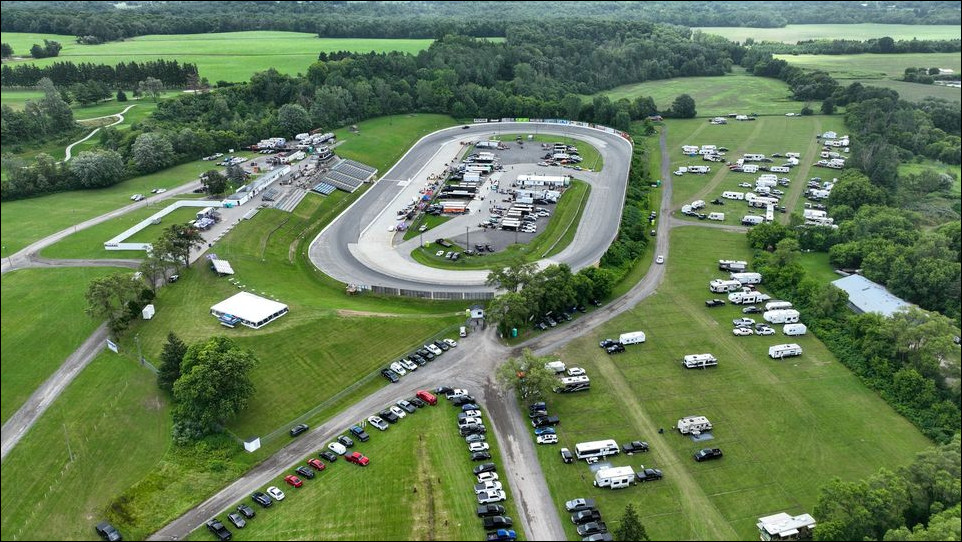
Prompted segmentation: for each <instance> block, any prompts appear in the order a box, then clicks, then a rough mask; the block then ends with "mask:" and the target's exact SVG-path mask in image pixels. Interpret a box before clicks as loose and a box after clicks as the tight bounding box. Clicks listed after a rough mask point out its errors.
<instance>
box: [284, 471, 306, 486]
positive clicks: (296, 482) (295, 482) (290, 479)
mask: <svg viewBox="0 0 962 542" xmlns="http://www.w3.org/2000/svg"><path fill="white" fill-rule="evenodd" d="M284 481H285V482H287V483H288V484H290V485H292V486H294V487H301V486H302V485H304V482H302V481H301V479H300V478H298V477H297V476H294V475H293V474H288V475H287V476H285V477H284Z"/></svg>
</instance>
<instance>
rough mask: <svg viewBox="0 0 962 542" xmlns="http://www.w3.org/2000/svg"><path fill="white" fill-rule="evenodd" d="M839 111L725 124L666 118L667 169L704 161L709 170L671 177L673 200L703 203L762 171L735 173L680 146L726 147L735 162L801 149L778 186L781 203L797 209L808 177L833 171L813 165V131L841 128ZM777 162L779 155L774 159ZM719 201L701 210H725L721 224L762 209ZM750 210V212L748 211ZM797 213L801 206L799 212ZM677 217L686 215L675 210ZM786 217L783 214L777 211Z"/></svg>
mask: <svg viewBox="0 0 962 542" xmlns="http://www.w3.org/2000/svg"><path fill="white" fill-rule="evenodd" d="M842 120H843V119H842V117H841V116H824V115H815V116H810V117H785V116H780V117H759V118H758V120H755V121H752V122H744V121H741V122H739V121H734V120H730V121H729V123H728V124H725V125H718V126H714V125H711V124H709V123H708V121H707V120H704V119H701V120H695V119H688V120H669V121H667V126H668V152H669V154H670V155H671V157H672V163H671V170H672V171H675V170H677V169H678V168H679V167H680V166H690V165H709V166H710V167H711V172H710V173H708V174H706V175H696V174H690V173H686V174H684V175H682V176H674V175H673V176H672V183H673V185H672V187H673V188H672V190H673V192H672V205H673V207H675V208H676V209H677V208H680V207H681V206H682V205H683V204H686V203H690V202H692V201H694V200H698V199H700V200H704V201H706V202H708V201H711V200H713V199H715V198H720V197H721V193H722V192H723V191H727V190H730V191H737V192H743V193H744V192H749V191H751V188H745V187H740V186H738V185H739V184H740V183H749V184H751V185H752V186H754V184H755V179H757V178H758V176H759V175H760V174H761V173H764V172H761V173H757V174H756V173H739V172H733V171H730V170H729V169H728V168H727V167H726V166H725V164H724V163H722V162H705V161H703V160H701V158H700V157H698V158H693V157H688V156H685V155H684V154H682V152H681V146H682V145H706V144H710V145H717V146H719V147H727V148H728V149H729V151H728V152H727V153H726V156H725V158H726V159H727V160H729V161H735V160H736V159H738V158H740V157H741V156H742V155H743V154H744V153H746V152H750V153H761V154H765V155H766V156H770V155H771V154H772V153H776V152H778V153H782V154H784V153H786V152H801V153H802V157H801V159H800V165H799V166H797V167H794V168H792V171H791V172H790V173H787V174H779V176H784V177H787V178H789V179H791V180H792V184H791V185H789V186H788V187H785V186H781V185H779V186H778V188H779V189H781V190H783V191H785V194H786V195H785V197H783V198H782V202H783V204H784V205H785V206H786V207H787V208H788V209H789V210H792V209H796V207H797V208H798V209H801V206H802V202H804V201H805V200H804V198H802V197H801V194H802V192H804V190H805V182H806V181H807V180H808V179H809V177H812V176H822V177H826V176H827V175H830V173H833V172H834V170H827V169H824V168H816V167H814V166H812V164H814V163H815V162H816V161H818V160H819V157H818V153H819V152H821V146H819V145H817V144H816V141H815V135H816V134H821V133H823V132H825V131H826V130H836V131H839V132H840V133H845V128H844V126H843V124H842ZM775 160H776V163H778V161H779V159H777V158H776V159H775ZM722 201H724V202H725V205H724V206H718V205H711V204H709V205H708V206H707V207H706V208H705V209H703V210H702V211H701V212H703V213H706V214H707V213H709V212H721V213H725V220H724V221H723V222H722V223H724V224H740V223H741V219H742V217H743V216H745V215H746V214H764V209H753V208H750V207H748V206H747V204H745V202H743V201H737V200H725V199H723V200H722ZM753 212H754V213H753ZM799 212H800V211H799ZM678 216H679V218H682V219H689V217H686V216H682V215H678ZM780 216H781V217H782V220H787V218H788V215H787V214H783V215H780Z"/></svg>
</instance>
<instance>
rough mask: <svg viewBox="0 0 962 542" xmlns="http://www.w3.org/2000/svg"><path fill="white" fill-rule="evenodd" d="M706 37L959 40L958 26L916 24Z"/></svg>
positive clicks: (716, 30) (790, 28) (720, 31)
mask: <svg viewBox="0 0 962 542" xmlns="http://www.w3.org/2000/svg"><path fill="white" fill-rule="evenodd" d="M692 30H700V31H702V32H704V33H706V34H715V35H718V36H722V37H725V38H728V39H730V40H732V41H738V42H744V41H745V40H746V39H748V38H752V39H753V40H755V41H756V42H760V41H780V42H784V43H796V42H799V41H804V40H819V39H828V40H830V39H846V40H860V41H865V40H868V39H873V38H882V37H885V36H888V37H890V38H892V39H894V40H911V39H913V38H917V39H920V40H951V39H956V40H957V39H959V37H960V32H959V27H958V26H954V25H949V24H947V25H914V24H875V23H864V24H790V25H787V26H785V27H784V28H748V27H719V26H711V27H701V28H693V29H692Z"/></svg>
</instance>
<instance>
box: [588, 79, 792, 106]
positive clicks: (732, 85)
mask: <svg viewBox="0 0 962 542" xmlns="http://www.w3.org/2000/svg"><path fill="white" fill-rule="evenodd" d="M600 94H605V95H607V96H608V97H609V98H611V100H612V101H615V100H618V99H621V98H628V99H629V100H632V99H634V98H636V97H638V96H651V97H652V98H653V99H654V100H655V105H657V106H658V109H659V110H665V109H668V108H669V107H670V106H671V103H672V102H673V101H674V100H675V98H677V97H678V96H679V95H681V94H688V95H690V96H691V97H692V98H694V99H695V109H696V110H697V111H698V116H700V117H713V116H716V115H727V114H729V113H743V114H747V113H758V114H759V115H784V114H785V113H788V112H798V111H799V110H800V109H801V107H802V104H801V102H796V101H793V100H792V99H791V93H790V92H789V90H788V85H786V84H785V83H783V82H782V81H779V80H777V79H771V78H768V77H755V76H753V75H749V74H748V73H746V72H745V71H744V70H743V69H740V68H735V70H734V72H733V73H731V74H729V75H722V76H716V77H679V78H676V79H665V80H662V81H648V82H645V83H638V84H634V85H624V86H620V87H616V88H613V89H611V90H606V91H603V92H601V93H600Z"/></svg>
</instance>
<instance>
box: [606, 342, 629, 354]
mask: <svg viewBox="0 0 962 542" xmlns="http://www.w3.org/2000/svg"><path fill="white" fill-rule="evenodd" d="M624 351H625V345H623V344H621V343H615V344H613V345H611V346H609V347H608V348H605V352H608V355H609V356H610V355H611V354H620V353H621V352H624Z"/></svg>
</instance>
